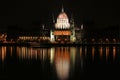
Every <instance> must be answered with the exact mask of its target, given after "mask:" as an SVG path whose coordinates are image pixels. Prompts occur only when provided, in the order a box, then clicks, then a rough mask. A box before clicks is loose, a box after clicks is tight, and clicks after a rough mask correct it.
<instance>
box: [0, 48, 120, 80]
mask: <svg viewBox="0 0 120 80" xmlns="http://www.w3.org/2000/svg"><path fill="white" fill-rule="evenodd" d="M119 72H120V47H119V46H79V47H69V46H68V47H50V48H32V47H24V46H1V47H0V79H10V80H11V79H15V80H17V79H26V80H28V79H32V80H86V79H90V80H97V79H119Z"/></svg>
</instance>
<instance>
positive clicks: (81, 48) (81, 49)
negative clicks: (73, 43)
mask: <svg viewBox="0 0 120 80" xmlns="http://www.w3.org/2000/svg"><path fill="white" fill-rule="evenodd" d="M80 58H82V47H80Z"/></svg>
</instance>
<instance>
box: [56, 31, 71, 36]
mask: <svg viewBox="0 0 120 80" xmlns="http://www.w3.org/2000/svg"><path fill="white" fill-rule="evenodd" d="M54 35H71V32H70V31H55V32H54Z"/></svg>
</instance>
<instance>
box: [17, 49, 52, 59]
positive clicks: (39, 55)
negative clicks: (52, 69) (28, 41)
mask: <svg viewBox="0 0 120 80" xmlns="http://www.w3.org/2000/svg"><path fill="white" fill-rule="evenodd" d="M49 51H50V50H49V49H44V48H27V47H17V56H18V57H19V58H20V59H36V60H38V59H41V60H43V61H44V60H45V59H47V56H48V57H50V52H49ZM48 53H49V54H48Z"/></svg>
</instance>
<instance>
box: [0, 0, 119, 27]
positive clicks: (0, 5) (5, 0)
mask: <svg viewBox="0 0 120 80" xmlns="http://www.w3.org/2000/svg"><path fill="white" fill-rule="evenodd" d="M62 5H63V6H64V9H65V12H66V13H67V14H68V16H70V15H71V14H73V15H74V18H75V21H76V22H77V23H78V24H80V23H81V22H82V20H85V21H94V23H95V24H96V25H103V26H104V25H116V24H119V25H120V20H119V19H120V11H119V7H120V6H119V2H117V1H115V0H1V1H0V28H1V29H4V28H5V27H6V26H9V25H16V24H17V25H18V26H20V27H21V28H25V27H26V28H28V27H30V26H32V25H36V24H43V23H44V24H46V23H48V22H50V21H52V14H54V15H55V18H56V17H57V15H58V14H59V12H60V11H61V6H62ZM101 27H102V26H101Z"/></svg>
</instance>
